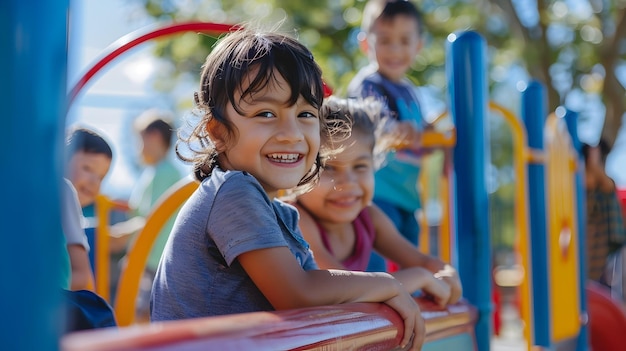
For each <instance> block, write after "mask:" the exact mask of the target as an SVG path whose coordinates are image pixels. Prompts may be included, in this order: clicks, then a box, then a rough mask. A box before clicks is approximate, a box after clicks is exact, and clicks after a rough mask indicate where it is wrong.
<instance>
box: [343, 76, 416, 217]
mask: <svg viewBox="0 0 626 351" xmlns="http://www.w3.org/2000/svg"><path fill="white" fill-rule="evenodd" d="M415 89H416V87H415V86H414V85H413V84H412V83H411V82H410V81H409V80H408V79H405V80H403V81H401V82H392V81H390V80H388V79H386V78H385V77H383V76H381V75H380V73H378V71H377V67H376V66H375V65H370V66H367V67H364V68H363V69H361V70H360V71H359V72H358V73H357V75H356V76H355V77H354V79H353V80H352V81H351V82H350V85H349V86H348V96H349V97H353V98H359V97H368V96H374V97H376V98H379V99H381V100H382V101H383V102H384V103H385V104H386V106H387V108H388V109H389V111H390V112H391V113H390V115H391V116H392V117H393V118H396V119H397V120H399V121H411V122H413V123H414V124H415V126H416V127H417V128H422V127H423V125H424V119H423V117H422V113H421V109H420V104H419V100H418V98H417V95H416V92H415ZM420 163H421V156H420V155H419V154H417V153H415V152H413V151H410V150H399V151H397V152H391V153H389V154H388V155H387V157H386V159H385V162H384V164H383V166H382V167H381V168H380V169H378V170H377V171H376V173H375V177H374V178H375V184H376V186H375V188H374V198H375V199H380V200H384V201H386V202H389V203H392V204H395V205H396V206H398V207H400V208H402V209H404V210H406V211H410V212H412V211H415V210H417V209H419V208H421V200H420V196H419V192H418V190H417V185H418V184H417V182H418V178H419V172H420Z"/></svg>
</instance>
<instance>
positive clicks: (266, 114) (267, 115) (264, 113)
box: [256, 111, 275, 118]
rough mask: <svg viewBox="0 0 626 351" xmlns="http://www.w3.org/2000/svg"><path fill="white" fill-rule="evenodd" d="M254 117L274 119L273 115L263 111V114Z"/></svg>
mask: <svg viewBox="0 0 626 351" xmlns="http://www.w3.org/2000/svg"><path fill="white" fill-rule="evenodd" d="M256 117H265V118H272V117H275V115H274V114H273V113H272V112H269V111H264V112H259V113H257V114H256Z"/></svg>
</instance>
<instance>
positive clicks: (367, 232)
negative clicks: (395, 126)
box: [296, 96, 461, 306]
mask: <svg viewBox="0 0 626 351" xmlns="http://www.w3.org/2000/svg"><path fill="white" fill-rule="evenodd" d="M381 111H382V103H381V102H380V101H378V100H376V99H373V98H367V99H339V98H336V97H333V96H331V97H329V98H327V99H326V100H325V101H324V106H323V108H322V115H324V117H326V118H327V119H328V120H329V121H340V122H344V123H347V124H350V125H352V135H351V136H350V138H348V139H347V140H346V142H344V143H343V144H344V145H345V147H344V148H343V149H342V151H341V152H340V153H338V154H337V155H336V156H335V157H333V158H332V159H330V160H328V161H327V162H326V164H325V165H324V172H323V173H322V175H321V178H320V182H319V184H318V185H317V186H316V187H315V188H313V189H312V190H311V191H309V192H307V193H304V194H301V195H300V196H298V197H297V201H296V207H297V208H298V210H299V212H300V229H301V230H302V234H303V236H304V238H305V239H306V240H307V242H309V243H310V244H311V249H312V250H313V254H314V255H315V261H316V262H317V264H318V265H319V266H320V267H321V268H326V269H331V268H334V269H350V270H359V271H363V270H365V269H366V268H367V264H368V261H369V258H370V255H371V252H372V249H376V250H377V251H378V252H379V253H380V254H381V255H383V256H384V257H385V258H387V259H390V260H391V261H393V262H395V263H397V264H398V265H399V266H400V269H399V270H398V271H396V272H393V273H392V274H393V276H394V277H395V278H396V279H398V280H399V281H400V282H401V283H402V285H403V286H404V287H405V288H406V289H407V290H408V291H409V292H416V291H418V290H422V291H423V292H424V293H425V294H426V295H427V296H430V297H432V298H433V300H434V301H435V302H436V303H437V304H439V305H440V306H445V305H447V304H449V303H455V302H457V301H458V300H459V298H460V297H461V283H460V281H459V277H458V274H457V273H456V270H455V269H454V268H452V267H451V266H450V265H448V264H446V263H444V262H442V261H441V260H439V259H437V258H435V257H432V256H429V255H425V254H423V253H421V252H420V251H419V250H418V249H417V247H416V246H415V245H414V244H412V243H410V242H408V241H407V240H406V239H405V238H404V237H403V236H402V235H401V234H400V233H399V232H398V230H397V229H396V228H395V226H394V224H393V222H391V221H390V220H389V218H388V217H387V216H386V215H385V214H384V213H383V212H382V211H381V210H380V209H379V208H378V206H376V205H375V204H372V196H373V192H374V171H375V169H376V166H377V164H376V160H377V159H378V158H379V157H378V156H380V155H383V156H384V153H386V152H387V151H388V150H389V149H390V147H393V146H394V144H395V143H396V142H397V141H396V138H395V135H394V134H393V133H380V131H381V130H382V129H383V128H384V125H385V122H386V118H382V116H381Z"/></svg>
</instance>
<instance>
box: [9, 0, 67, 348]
mask: <svg viewBox="0 0 626 351" xmlns="http://www.w3.org/2000/svg"><path fill="white" fill-rule="evenodd" d="M68 8H69V0H40V1H37V2H36V4H33V3H32V2H30V1H23V0H3V1H0V77H2V78H1V79H2V84H0V106H2V113H1V114H0V115H1V116H3V117H2V119H3V121H2V122H3V123H2V128H0V146H1V147H0V164H2V172H0V187H1V188H2V192H1V194H2V196H1V198H2V200H1V202H0V223H1V226H2V229H0V230H1V231H2V233H3V234H2V238H3V239H2V240H3V242H2V245H0V277H2V289H0V291H1V292H0V311H2V314H1V316H0V319H2V321H1V322H0V325H1V326H2V327H0V345H2V349H3V350H56V349H58V340H59V333H60V331H61V326H62V325H63V318H62V317H63V315H62V314H61V313H60V297H61V295H60V290H61V289H60V280H61V279H60V276H61V273H60V272H61V253H60V252H61V251H60V250H61V249H64V248H65V244H64V239H63V234H62V232H61V220H60V196H59V186H60V181H61V169H62V168H61V167H62V152H61V151H62V146H63V143H62V140H63V125H64V115H65V95H66V67H67V54H66V47H67V39H66V38H67V15H68Z"/></svg>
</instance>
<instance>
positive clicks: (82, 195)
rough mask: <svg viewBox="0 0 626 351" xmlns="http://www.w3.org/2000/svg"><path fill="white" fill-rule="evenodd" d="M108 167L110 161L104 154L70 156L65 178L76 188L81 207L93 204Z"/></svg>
mask: <svg viewBox="0 0 626 351" xmlns="http://www.w3.org/2000/svg"><path fill="white" fill-rule="evenodd" d="M110 166H111V159H110V158H109V157H108V156H107V155H105V154H96V153H88V152H84V151H78V152H77V153H75V154H74V155H73V156H72V158H71V159H70V161H69V164H68V174H67V177H68V179H69V180H70V181H71V182H72V184H73V185H74V188H76V192H77V193H78V201H79V202H80V205H81V206H82V207H84V206H87V205H90V204H92V203H94V201H95V200H96V196H97V195H98V194H99V193H100V185H101V184H102V180H103V179H104V177H105V176H106V174H107V173H108V172H109V167H110Z"/></svg>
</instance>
